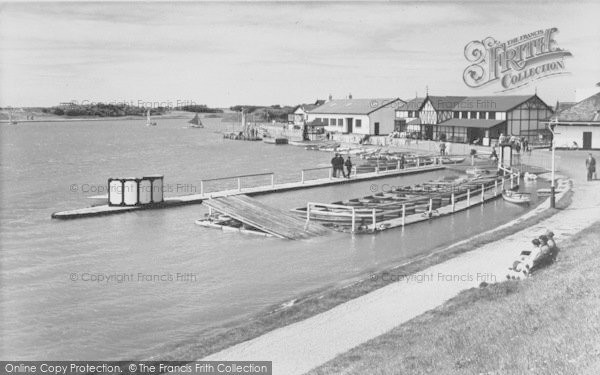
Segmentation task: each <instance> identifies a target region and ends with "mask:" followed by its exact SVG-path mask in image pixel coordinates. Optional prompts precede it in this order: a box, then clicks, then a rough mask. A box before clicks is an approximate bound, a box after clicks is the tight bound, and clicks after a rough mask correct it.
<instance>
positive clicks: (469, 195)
mask: <svg viewBox="0 0 600 375" xmlns="http://www.w3.org/2000/svg"><path fill="white" fill-rule="evenodd" d="M470 205H471V189H467V207H469V206H470Z"/></svg>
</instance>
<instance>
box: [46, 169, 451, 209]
mask: <svg viewBox="0 0 600 375" xmlns="http://www.w3.org/2000/svg"><path fill="white" fill-rule="evenodd" d="M444 168H445V166H444V165H441V164H428V165H420V166H415V167H409V168H405V169H390V170H386V171H380V170H376V171H374V172H370V173H358V174H356V173H355V174H354V175H352V177H351V178H349V179H345V178H335V177H333V176H332V175H331V168H330V167H323V168H307V169H303V170H301V171H300V176H299V177H300V179H299V181H295V182H284V183H275V180H276V179H275V174H274V173H272V172H269V173H259V174H250V175H242V176H231V177H223V178H215V179H205V180H201V181H200V192H199V194H190V195H181V196H176V197H165V198H164V202H162V203H160V204H153V205H145V206H109V205H108V204H103V205H96V206H92V207H85V208H79V209H74V210H68V211H61V212H55V213H53V214H52V216H51V217H52V218H53V219H61V220H69V219H79V218H85V217H94V216H104V215H112V214H118V213H125V212H132V211H138V210H152V209H162V208H170V207H177V206H182V205H190V204H199V203H202V202H203V201H204V200H206V199H209V198H219V197H228V196H233V195H239V194H246V195H259V194H268V193H275V192H284V191H291V190H298V189H307V188H313V187H322V186H328V185H337V184H346V183H353V182H359V181H368V180H373V179H379V178H389V177H397V176H403V175H410V174H415V173H423V172H431V171H436V170H441V169H444ZM319 170H321V171H327V170H329V176H328V177H324V178H315V179H308V175H309V174H310V173H311V172H315V171H319ZM260 176H263V177H269V176H270V179H269V182H268V183H267V184H264V185H260V186H244V181H245V179H247V178H252V177H260ZM236 180H237V188H234V189H227V190H219V191H207V189H205V186H204V185H205V183H207V182H215V181H229V182H231V181H236ZM93 198H98V197H93ZM107 200H108V198H107V199H106V201H107Z"/></svg>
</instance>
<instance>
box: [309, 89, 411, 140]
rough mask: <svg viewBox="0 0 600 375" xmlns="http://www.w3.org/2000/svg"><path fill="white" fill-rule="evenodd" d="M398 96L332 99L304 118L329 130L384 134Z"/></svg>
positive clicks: (391, 125) (391, 122) (390, 129)
mask: <svg viewBox="0 0 600 375" xmlns="http://www.w3.org/2000/svg"><path fill="white" fill-rule="evenodd" d="M402 104H404V101H403V100H401V99H399V98H383V99H381V98H372V99H352V98H349V99H333V100H329V101H327V102H325V103H324V104H323V105H321V106H319V107H317V108H314V109H313V110H311V111H309V112H308V120H307V121H308V122H311V123H312V122H313V121H314V122H315V123H324V124H325V131H327V132H331V133H345V134H364V135H367V134H369V135H386V134H389V133H391V132H393V131H394V113H395V110H396V108H398V107H399V106H401V105H402Z"/></svg>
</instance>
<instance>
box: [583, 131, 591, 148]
mask: <svg viewBox="0 0 600 375" xmlns="http://www.w3.org/2000/svg"><path fill="white" fill-rule="evenodd" d="M591 148H592V132H583V149H584V150H590V149H591Z"/></svg>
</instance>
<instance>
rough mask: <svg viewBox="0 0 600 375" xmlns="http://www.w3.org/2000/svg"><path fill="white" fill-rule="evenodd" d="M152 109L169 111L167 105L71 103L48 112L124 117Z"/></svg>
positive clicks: (81, 115)
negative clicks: (146, 106)
mask: <svg viewBox="0 0 600 375" xmlns="http://www.w3.org/2000/svg"><path fill="white" fill-rule="evenodd" d="M148 109H149V110H150V113H151V114H152V115H162V114H164V113H166V112H168V110H169V109H168V108H166V107H156V108H144V107H138V106H132V105H128V104H124V103H119V104H104V103H94V104H69V105H66V106H59V107H51V108H49V109H46V111H45V112H46V113H48V112H50V113H54V114H55V115H57V116H70V117H122V116H145V115H146V111H148Z"/></svg>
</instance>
